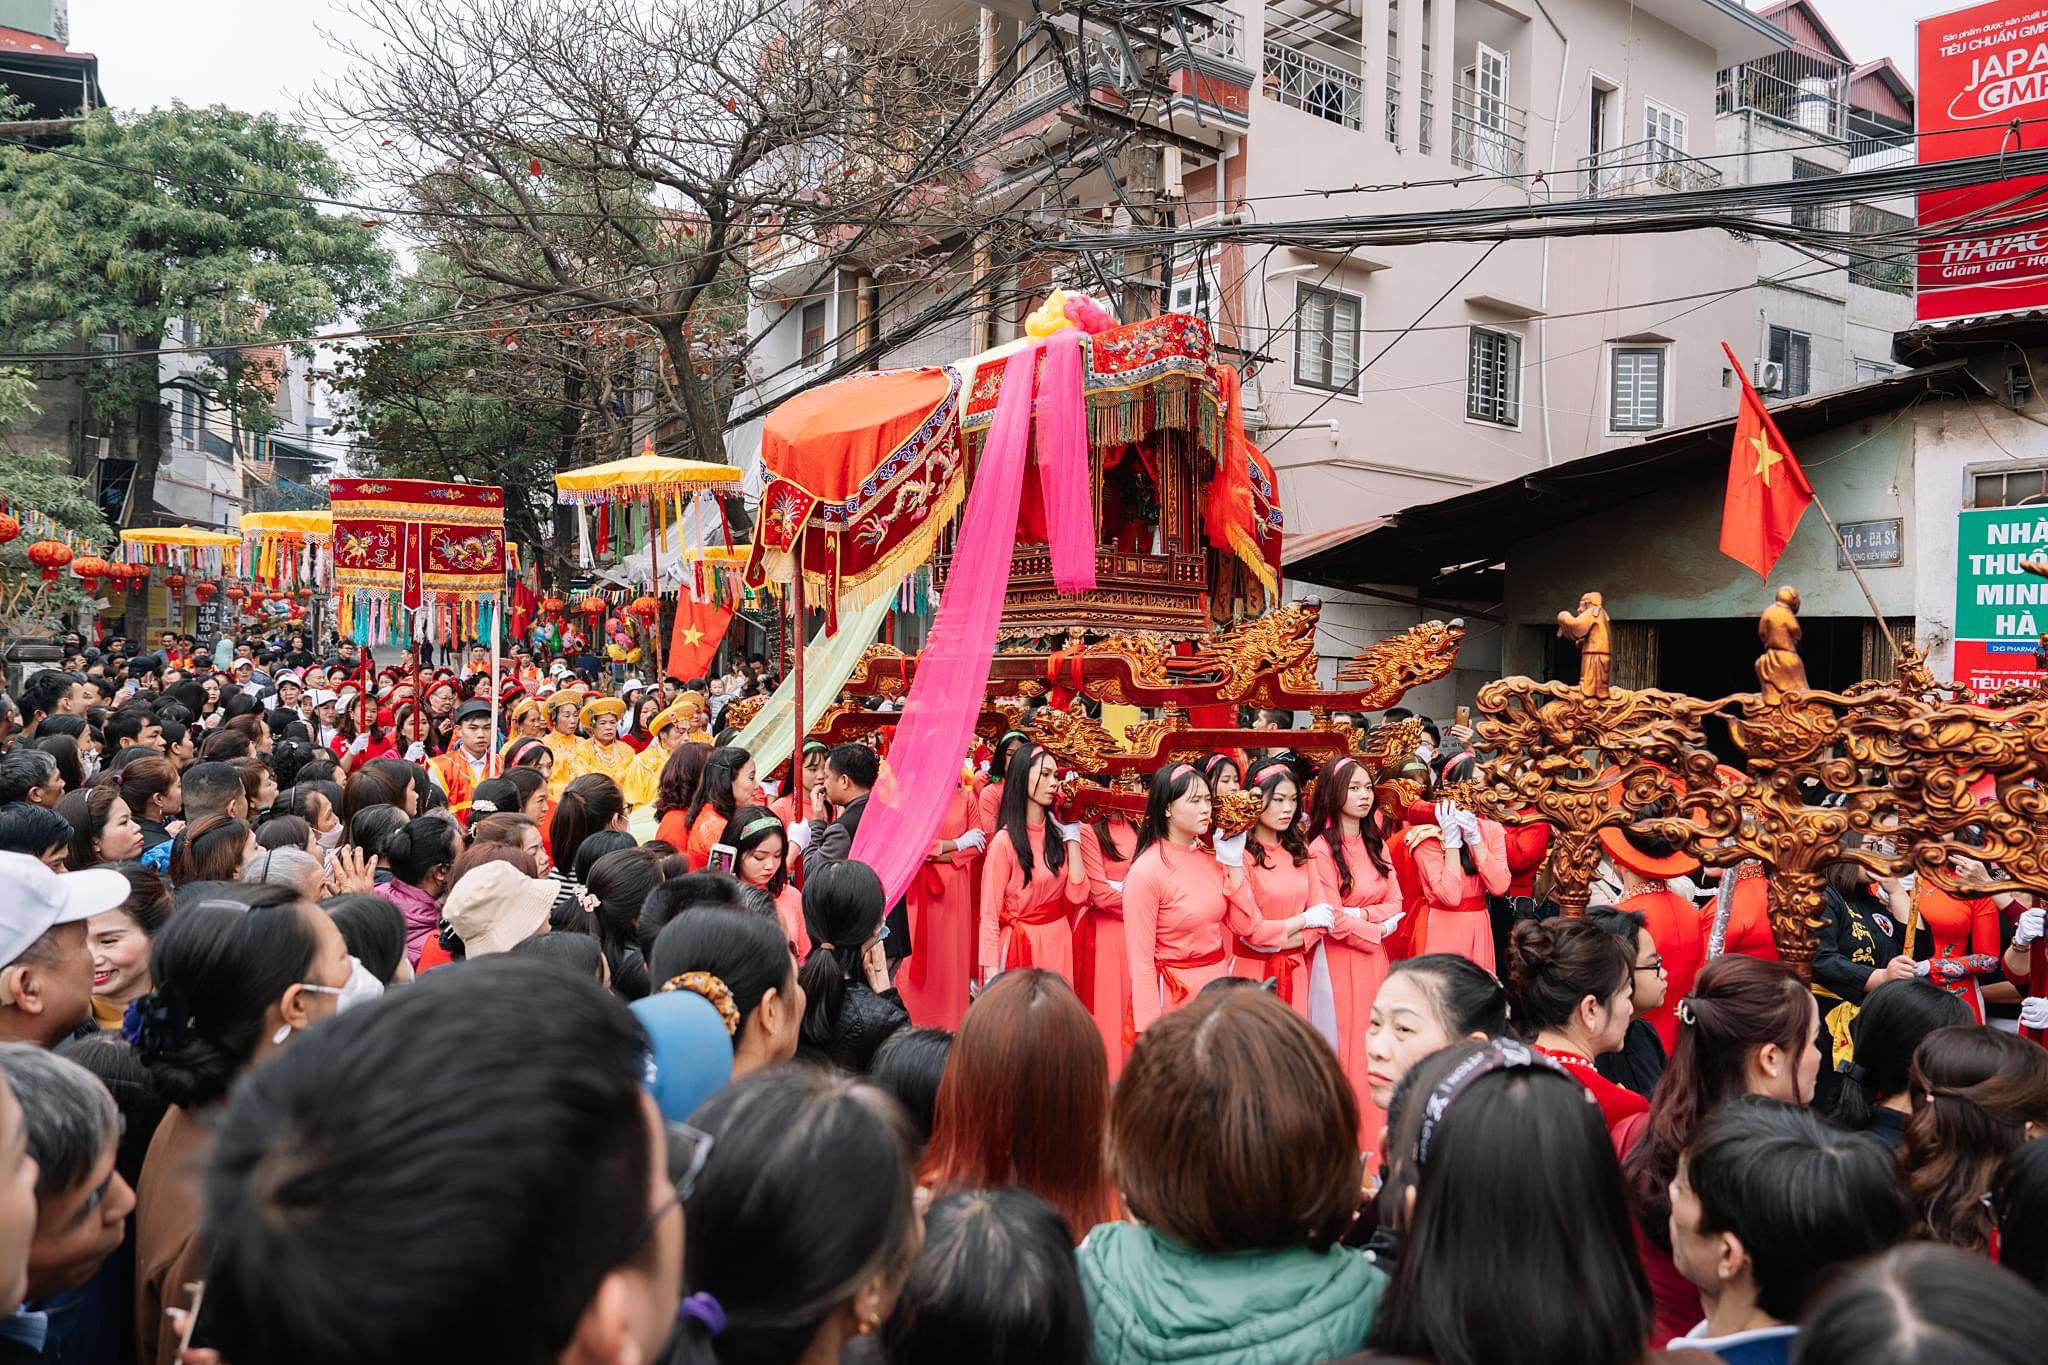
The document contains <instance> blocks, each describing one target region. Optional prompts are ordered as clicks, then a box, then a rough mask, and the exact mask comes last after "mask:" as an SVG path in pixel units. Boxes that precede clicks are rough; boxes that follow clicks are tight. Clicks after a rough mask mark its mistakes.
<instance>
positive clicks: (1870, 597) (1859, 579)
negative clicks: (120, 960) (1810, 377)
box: [1721, 341, 1905, 659]
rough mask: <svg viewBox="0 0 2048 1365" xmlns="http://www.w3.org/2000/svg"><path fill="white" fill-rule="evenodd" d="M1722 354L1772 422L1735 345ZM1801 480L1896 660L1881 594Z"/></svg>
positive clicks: (1898, 654) (1816, 495)
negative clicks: (1853, 576) (1873, 586)
mask: <svg viewBox="0 0 2048 1365" xmlns="http://www.w3.org/2000/svg"><path fill="white" fill-rule="evenodd" d="M1721 353H1722V354H1723V355H1725V356H1727V357H1728V363H1729V364H1730V365H1732V366H1734V367H1735V377H1736V378H1737V379H1739V380H1740V381H1741V382H1742V391H1743V395H1744V396H1745V397H1749V398H1754V399H1756V404H1757V407H1758V408H1759V409H1761V410H1762V411H1763V413H1764V417H1765V419H1766V421H1768V420H1769V417H1770V409H1769V408H1767V407H1765V406H1764V400H1763V395H1762V394H1760V393H1757V392H1756V390H1755V389H1753V388H1751V387H1750V383H1749V373H1748V371H1746V370H1744V369H1743V368H1742V362H1741V361H1740V360H1738V359H1736V358H1735V350H1734V348H1733V347H1731V346H1729V344H1728V343H1727V342H1725V341H1724V342H1722V343H1721ZM1737 423H1738V429H1739V425H1740V417H1739V416H1738V418H1737ZM1770 427H1771V430H1772V431H1773V432H1776V431H1777V425H1776V423H1771V424H1770ZM1780 439H1782V437H1780ZM1801 481H1802V482H1804V483H1805V484H1806V485H1807V489H1806V497H1807V500H1808V501H1809V502H1811V503H1812V504H1813V509H1814V510H1815V511H1816V512H1819V513H1820V519H1821V521H1822V522H1823V523H1824V524H1825V525H1826V526H1827V528H1828V534H1829V535H1830V536H1832V537H1833V538H1834V542H1835V549H1836V550H1838V551H1839V552H1840V553H1841V556H1842V562H1843V563H1844V564H1847V565H1848V566H1849V572H1850V573H1852V574H1854V575H1855V576H1856V586H1857V587H1859V588H1861V589H1862V590H1863V600H1864V601H1866V602H1868V603H1869V604H1870V614H1871V615H1872V616H1875V617H1876V618H1877V628H1878V629H1879V630H1881V631H1883V632H1884V638H1885V643H1887V644H1889V645H1890V646H1891V647H1892V657H1893V658H1894V659H1899V658H1903V657H1905V656H1904V655H1903V654H1902V653H1901V652H1900V650H1899V642H1898V639H1897V637H1895V636H1894V635H1893V634H1892V627H1891V623H1890V622H1889V621H1887V620H1885V619H1884V610H1883V609H1882V608H1881V607H1879V606H1878V605H1877V594H1876V593H1874V592H1872V591H1871V590H1870V581H1869V580H1868V579H1866V578H1865V577H1864V576H1863V570H1862V568H1861V567H1860V566H1859V565H1858V564H1857V563H1856V557H1855V556H1854V555H1852V554H1850V553H1849V547H1848V545H1847V544H1846V543H1844V542H1843V540H1842V533H1841V531H1840V530H1839V529H1837V528H1836V526H1835V519H1834V518H1833V517H1831V516H1829V515H1828V509H1827V504H1826V503H1824V502H1822V501H1821V500H1820V493H1819V491H1818V490H1816V489H1815V488H1814V487H1813V483H1812V480H1810V479H1806V478H1805V477H1804V471H1801ZM1765 577H1766V578H1768V577H1769V575H1765Z"/></svg>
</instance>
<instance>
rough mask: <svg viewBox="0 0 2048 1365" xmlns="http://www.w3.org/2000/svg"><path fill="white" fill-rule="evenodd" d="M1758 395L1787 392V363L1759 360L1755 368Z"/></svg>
mask: <svg viewBox="0 0 2048 1365" xmlns="http://www.w3.org/2000/svg"><path fill="white" fill-rule="evenodd" d="M1753 373H1754V374H1755V375H1756V391H1757V392H1758V393H1783V392H1784V391H1785V363H1784V362H1783V361H1781V360H1759V361H1757V362H1756V365H1755V366H1754V368H1753Z"/></svg>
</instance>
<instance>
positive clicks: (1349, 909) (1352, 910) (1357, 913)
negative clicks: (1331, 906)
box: [1337, 905, 1365, 919]
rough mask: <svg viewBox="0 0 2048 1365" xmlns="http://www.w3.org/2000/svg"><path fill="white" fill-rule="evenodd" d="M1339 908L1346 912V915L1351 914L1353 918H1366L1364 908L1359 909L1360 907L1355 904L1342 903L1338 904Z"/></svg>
mask: <svg viewBox="0 0 2048 1365" xmlns="http://www.w3.org/2000/svg"><path fill="white" fill-rule="evenodd" d="M1337 908H1338V909H1339V910H1340V911H1342V912H1343V913H1344V914H1346V915H1349V916H1350V917H1351V918H1352V919H1364V918H1365V911H1363V910H1361V909H1359V908H1358V907H1357V906H1355V905H1340V906H1338V907H1337Z"/></svg>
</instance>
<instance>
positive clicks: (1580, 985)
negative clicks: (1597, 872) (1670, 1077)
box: [1507, 916, 1692, 1336]
mask: <svg viewBox="0 0 2048 1365" xmlns="http://www.w3.org/2000/svg"><path fill="white" fill-rule="evenodd" d="M1635 966H1636V964H1635V958H1634V957H1633V955H1631V954H1630V952H1629V950H1628V945H1627V944H1626V943H1624V942H1623V941H1622V940H1621V939H1620V938H1618V937H1616V936H1615V935H1613V934H1610V933H1608V932H1607V931H1606V930H1605V929H1602V928H1601V927H1600V926H1599V925H1597V924H1595V923H1593V922H1592V921H1591V920H1585V919H1567V918H1565V917H1563V916H1558V917H1556V918H1553V919H1547V920H1523V921H1522V922H1521V923H1519V924H1517V925H1516V926H1515V931H1514V933H1512V934H1510V935H1509V936H1508V980H1507V984H1508V993H1509V996H1510V997H1511V998H1512V1000H1513V1002H1514V1009H1513V1018H1514V1021H1515V1025H1516V1027H1517V1028H1519V1029H1521V1031H1522V1035H1523V1036H1524V1037H1525V1038H1527V1039H1528V1040H1529V1042H1530V1043H1531V1044H1532V1045H1534V1047H1535V1048H1536V1050H1537V1051H1538V1052H1540V1053H1542V1054H1543V1055H1544V1056H1546V1057H1549V1058H1550V1059H1551V1060H1552V1061H1554V1062H1556V1063H1557V1064H1558V1065H1559V1066H1562V1067H1563V1068H1564V1069H1565V1071H1566V1073H1567V1074H1569V1075H1570V1076H1571V1077H1572V1079H1574V1080H1576V1081H1577V1082H1578V1083H1579V1084H1580V1085H1583V1086H1585V1087H1586V1089H1588V1090H1590V1091H1592V1092H1593V1098H1594V1099H1595V1100H1597V1101H1598V1102H1599V1105H1600V1117H1601V1118H1602V1119H1603V1120H1605V1121H1606V1123H1607V1125H1608V1127H1610V1128H1611V1127H1613V1126H1614V1125H1615V1124H1617V1123H1620V1122H1621V1121H1622V1120H1623V1119H1626V1118H1628V1117H1629V1116H1631V1115H1638V1114H1644V1113H1648V1112H1649V1108H1650V1102H1649V1101H1648V1100H1647V1099H1645V1098H1643V1097H1642V1096H1641V1095H1638V1094H1636V1093H1635V1092H1634V1091H1631V1090H1625V1089H1623V1088H1622V1087H1621V1086H1618V1085H1616V1084H1615V1083H1614V1082H1613V1081H1610V1080H1608V1079H1607V1078H1606V1077H1605V1076H1602V1075H1601V1074H1600V1072H1599V1071H1598V1070H1597V1069H1596V1068H1595V1067H1594V1065H1593V1062H1594V1059H1595V1058H1597V1057H1600V1056H1602V1055H1604V1054H1606V1053H1609V1052H1616V1051H1619V1050H1620V1048H1621V1044H1622V1040H1623V1038H1624V1037H1626V1036H1627V1034H1628V1025H1629V1020H1630V1019H1632V1018H1634V1017H1635V1006H1634V1003H1633V999H1632V997H1633V994H1634V985H1635V982H1634V977H1635ZM1691 1326H1692V1324H1691V1323H1687V1324H1686V1325H1685V1329H1689V1328H1690V1327H1691ZM1685 1329H1681V1330H1685ZM1672 1335H1674V1336H1676V1335H1677V1333H1675V1332H1674V1333H1672Z"/></svg>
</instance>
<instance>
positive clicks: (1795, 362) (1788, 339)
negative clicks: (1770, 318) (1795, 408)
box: [1765, 327, 1813, 398]
mask: <svg viewBox="0 0 2048 1365" xmlns="http://www.w3.org/2000/svg"><path fill="white" fill-rule="evenodd" d="M1765 359H1767V360H1769V361H1770V362H1771V363H1772V364H1774V365H1780V366H1783V367H1784V368H1783V373H1784V376H1785V379H1784V382H1783V383H1782V384H1781V385H1780V386H1779V388H1778V393H1779V394H1780V395H1781V396H1783V397H1785V398H1797V397H1798V396H1799V395H1800V394H1802V393H1805V392H1806V391H1807V389H1808V387H1809V386H1810V385H1811V384H1812V377H1813V338H1812V337H1810V336H1808V335H1807V334H1806V333H1804V332H1795V331H1793V330H1792V329H1791V328H1789V327H1773V328H1771V339H1770V353H1769V354H1768V355H1767V356H1765Z"/></svg>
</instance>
